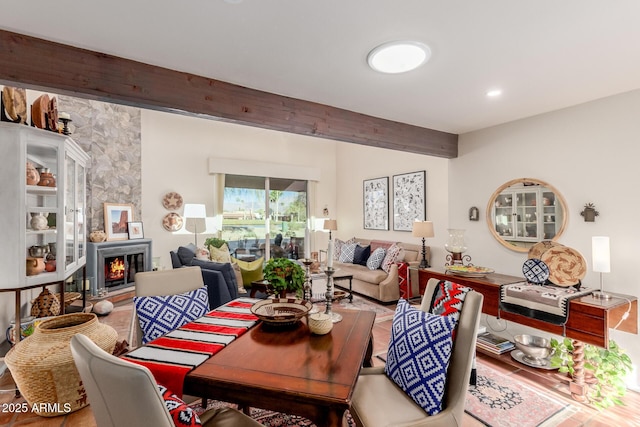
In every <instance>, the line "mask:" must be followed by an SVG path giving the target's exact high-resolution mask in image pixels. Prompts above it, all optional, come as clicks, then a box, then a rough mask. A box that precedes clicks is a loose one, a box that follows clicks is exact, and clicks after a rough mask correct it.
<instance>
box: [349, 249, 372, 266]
mask: <svg viewBox="0 0 640 427" xmlns="http://www.w3.org/2000/svg"><path fill="white" fill-rule="evenodd" d="M370 254H371V246H369V245H367V246H360V245H356V249H355V252H354V254H353V263H354V264H358V265H367V260H368V259H369V255H370Z"/></svg>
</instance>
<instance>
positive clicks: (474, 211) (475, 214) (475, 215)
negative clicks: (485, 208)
mask: <svg viewBox="0 0 640 427" xmlns="http://www.w3.org/2000/svg"><path fill="white" fill-rule="evenodd" d="M479 219H480V211H479V210H478V208H476V207H475V206H472V207H471V208H470V209H469V221H478V220H479Z"/></svg>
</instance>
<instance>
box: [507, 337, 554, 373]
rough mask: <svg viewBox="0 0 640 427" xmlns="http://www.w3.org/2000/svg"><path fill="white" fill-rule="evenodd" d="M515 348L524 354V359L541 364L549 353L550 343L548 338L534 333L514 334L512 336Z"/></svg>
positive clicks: (533, 363)
mask: <svg viewBox="0 0 640 427" xmlns="http://www.w3.org/2000/svg"><path fill="white" fill-rule="evenodd" d="M513 341H515V344H516V348H517V349H518V350H520V351H521V352H522V353H523V354H524V356H523V358H524V361H525V362H528V363H530V364H532V365H539V366H543V365H546V364H547V359H548V358H549V355H550V354H551V345H550V342H549V340H548V339H546V338H542V337H537V336H535V335H516V336H514V337H513Z"/></svg>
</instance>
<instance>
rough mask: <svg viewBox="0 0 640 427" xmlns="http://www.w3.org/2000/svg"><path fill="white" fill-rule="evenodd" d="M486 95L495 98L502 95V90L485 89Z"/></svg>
mask: <svg viewBox="0 0 640 427" xmlns="http://www.w3.org/2000/svg"><path fill="white" fill-rule="evenodd" d="M486 94H487V96H488V97H489V98H497V97H498V96H500V95H502V90H501V89H491V90H488V91H487V93H486Z"/></svg>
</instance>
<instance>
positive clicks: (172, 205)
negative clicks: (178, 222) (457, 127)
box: [162, 191, 182, 211]
mask: <svg viewBox="0 0 640 427" xmlns="http://www.w3.org/2000/svg"><path fill="white" fill-rule="evenodd" d="M162 206H164V208H165V209H167V210H170V211H174V210H176V209H180V208H181V207H182V196H181V195H180V194H178V193H175V192H173V191H172V192H170V193H167V194H165V195H164V197H163V198H162Z"/></svg>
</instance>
